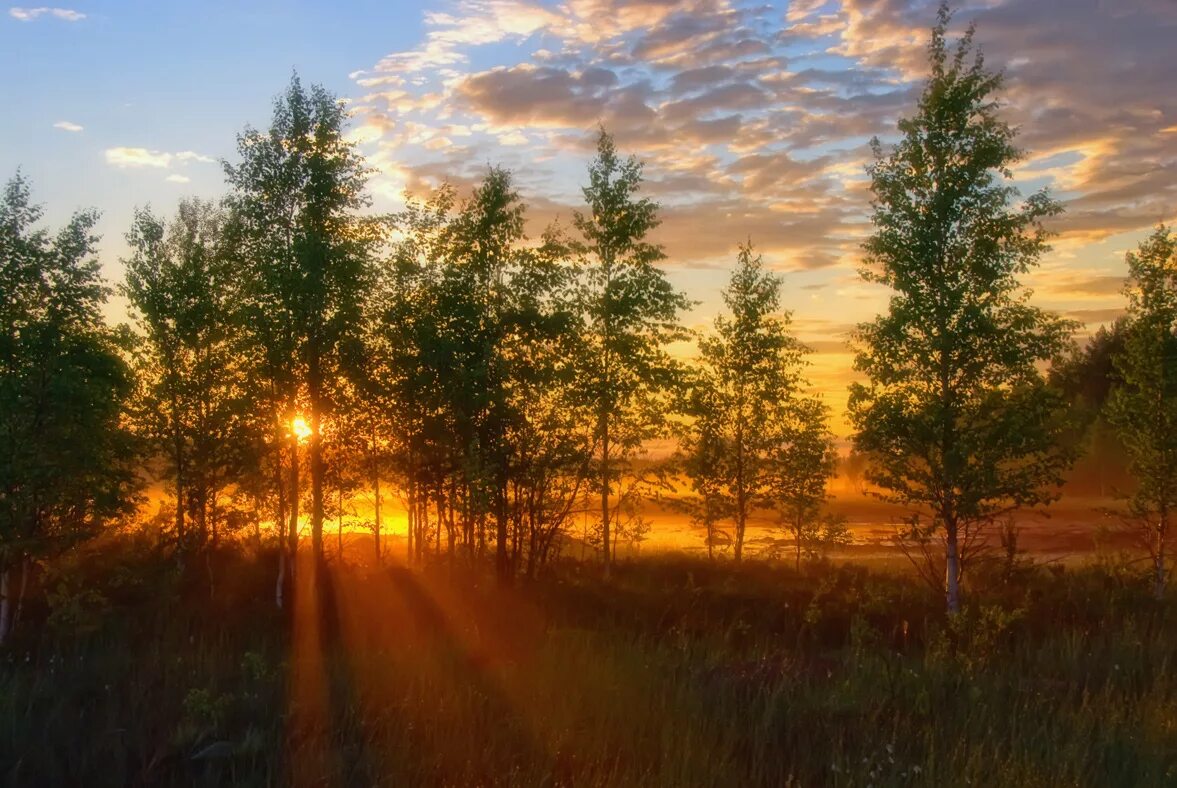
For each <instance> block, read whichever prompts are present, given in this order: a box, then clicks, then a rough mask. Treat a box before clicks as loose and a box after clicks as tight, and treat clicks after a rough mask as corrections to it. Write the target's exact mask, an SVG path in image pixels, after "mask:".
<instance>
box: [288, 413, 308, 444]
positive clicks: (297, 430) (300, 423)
mask: <svg viewBox="0 0 1177 788" xmlns="http://www.w3.org/2000/svg"><path fill="white" fill-rule="evenodd" d="M290 431H291V432H293V433H294V437H296V438H298V440H300V441H305V440H306V439H307V438H309V437H311V432H312V430H311V426H310V425H309V424H307V420H306V419H304V418H303V417H302V416H295V417H294V420H293V421H292V422H290Z"/></svg>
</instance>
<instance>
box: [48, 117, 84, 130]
mask: <svg viewBox="0 0 1177 788" xmlns="http://www.w3.org/2000/svg"><path fill="white" fill-rule="evenodd" d="M53 128H55V129H61V130H62V131H73V132H78V131H82V130H83V128H84V127H83V126H79V125H78V124H77V123H71V122H70V121H68V120H59V121H57V122H56V123H54V124H53Z"/></svg>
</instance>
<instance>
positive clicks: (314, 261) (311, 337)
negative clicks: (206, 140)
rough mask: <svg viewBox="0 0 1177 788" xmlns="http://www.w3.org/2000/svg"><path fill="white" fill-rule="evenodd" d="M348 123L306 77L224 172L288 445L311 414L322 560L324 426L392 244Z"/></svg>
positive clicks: (316, 536) (261, 350) (248, 309)
mask: <svg viewBox="0 0 1177 788" xmlns="http://www.w3.org/2000/svg"><path fill="white" fill-rule="evenodd" d="M346 120H347V111H346V109H345V107H344V104H343V102H342V101H340V100H339V99H337V98H336V97H335V96H333V95H331V94H330V93H329V92H327V91H326V90H324V89H323V88H322V87H320V86H317V85H316V86H312V87H311V89H310V90H309V91H308V90H304V89H303V87H302V84H301V83H300V82H299V80H298V77H297V76H295V77H293V78H292V79H291V82H290V86H289V87H288V88H287V90H286V92H285V94H284V95H283V96H281V97H280V98H279V99H278V100H277V101H276V103H275V106H274V117H273V122H272V124H271V126H270V130H269V132H268V133H263V132H260V131H257V130H255V129H251V128H247V129H246V130H245V132H244V133H242V134H241V135H239V136H238V139H237V149H238V155H239V157H240V159H241V161H240V163H239V164H236V165H233V164H228V163H226V165H225V172H226V175H227V178H228V181H229V185H230V186H231V187H232V190H233V191H232V194H231V197H230V205H231V206H232V208H233V211H234V214H235V220H236V221H237V222H238V223H239V232H238V235H237V237H236V238H235V242H236V244H237V246H238V249H239V254H240V262H241V272H240V275H241V276H242V277H243V283H242V284H243V315H244V319H245V322H246V325H247V326H248V327H249V328H250V331H251V333H252V336H253V339H254V343H253V344H254V346H255V348H256V351H255V362H256V365H257V372H258V374H259V375H260V376H262V377H263V378H264V379H266V380H267V381H268V382H269V392H268V394H267V397H268V399H269V402H268V406H269V407H270V408H271V409H272V412H273V413H274V420H275V435H276V437H275V443H276V444H277V445H280V444H281V440H282V438H283V437H284V438H285V440H286V441H288V442H289V445H290V448H291V450H292V452H297V444H296V443H295V442H294V441H296V438H295V437H294V436H293V435H290V434H289V428H288V425H289V424H290V423H291V422H292V420H293V418H294V416H295V414H296V409H297V408H298V405H299V403H300V402H305V404H306V407H307V408H308V410H309V414H308V426H309V429H310V434H309V440H308V444H309V445H308V458H309V466H310V475H311V534H312V544H313V549H314V555H315V557H316V559H317V560H318V559H321V558H322V555H323V512H324V499H323V495H324V478H325V473H324V470H325V469H324V463H323V433H322V422H323V419H324V418H325V417H326V416H327V415H328V414H329V412H330V408H331V402H332V391H333V387H334V385H335V382H336V380H337V379H338V378H339V377H340V376H341V375H343V374H345V372H346V368H345V365H344V364H343V360H344V359H345V358H346V357H347V349H348V347H349V346H350V345H353V344H355V343H358V341H359V338H358V337H359V332H360V317H361V315H362V302H363V299H364V296H365V293H366V292H367V291H368V285H369V274H370V263H371V257H372V255H373V253H374V251H375V249H376V248H377V246H378V245H379V243H380V242H381V238H382V232H381V229H382V226H381V223H380V222H379V221H378V220H375V219H369V218H365V217H362V216H361V215H360V214H359V211H360V210H361V209H362V208H364V207H365V206H366V205H367V204H368V199H367V196H366V193H365V190H364V187H365V181H366V177H367V170H366V169H365V168H364V166H363V162H362V160H361V159H360V157H359V156H358V155H357V153H356V152H355V148H354V145H353V144H352V143H351V142H349V141H348V140H347V139H346V138H345V137H344V126H345V123H346ZM279 436H281V437H279ZM291 467H292V469H294V468H296V467H297V465H296V463H294V462H292V464H291ZM292 475H293V472H292ZM296 495H297V492H296V490H295V491H292V497H291V501H292V503H293V502H294V501H295V500H296Z"/></svg>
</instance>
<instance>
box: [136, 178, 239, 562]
mask: <svg viewBox="0 0 1177 788" xmlns="http://www.w3.org/2000/svg"><path fill="white" fill-rule="evenodd" d="M223 225H224V216H223V214H222V213H221V211H220V210H219V209H218V208H217V207H216V206H215V205H213V204H211V203H207V202H201V201H199V200H191V201H189V200H185V201H182V202H181V203H180V207H179V210H178V211H177V213H176V217H175V219H174V220H173V221H172V222H171V223H170V225H165V223H164V222H163V220H161V219H159V218H157V217H156V216H154V215H153V214H152V213H151V211H150V210H147V209H144V210H140V211H137V212H136V214H135V219H134V223H133V226H132V229H131V231H130V233H128V234H127V242H128V244H129V245H130V247H131V256H130V257H129V258H128V259H126V260H124V261H123V264H124V266H125V268H126V279H125V282H124V284H123V287H122V292H123V294H124V295H125V296H126V298H127V300H128V303H129V305H130V307H131V310H132V313H133V315H134V318H135V322H136V325H137V328H138V334H139V338H140V340H141V341H140V344H139V351H138V352H137V353H136V360H137V363H136V372H137V375H136V377H137V382H138V396H137V397H136V398H135V406H134V409H133V411H132V415H133V417H134V419H133V420H134V424H135V428H136V430H137V431H138V432H139V433H140V434H141V435H143V437H144V438H146V439H147V441H148V443H149V445H150V446H151V448H152V450H153V451H154V452H155V453H157V454H158V456H160V457H162V458H164V459H165V462H166V467H165V470H164V474H165V475H166V476H167V477H168V478H170V479H171V481H172V486H173V492H174V494H175V498H176V507H175V530H176V540H177V550H178V553H179V554H181V555H182V554H183V552H184V550H185V548H186V547H187V546H188V544H189V541H190V534H189V533H188V532H187V530H186V529H185V516H186V515H189V516H191V517H193V518H194V519H195V521H196V526H197V533H198V536H199V539H200V540H201V541H202V542H203V541H206V540H208V539H209V538H210V529H211V531H212V533H213V534H215V533H216V529H217V528H218V525H219V524H220V523H222V522H224V521H225V519H226V518H225V516H224V515H225V514H226V513H227V512H225V511H223V508H224V507H220V506H219V504H220V502H221V497H222V492H223V491H224V490H225V489H226V488H227V487H229V486H231V485H233V484H235V483H236V482H238V481H240V480H241V479H242V478H243V477H244V475H245V474H246V471H247V468H248V467H249V466H250V465H251V464H253V463H254V461H255V460H254V458H253V457H251V456H250V455H251V452H252V449H253V447H254V446H255V442H254V441H253V440H252V439H251V435H250V434H249V427H250V426H251V421H250V419H249V413H248V410H249V409H248V407H247V403H246V390H245V381H244V380H243V369H242V365H241V361H240V356H239V351H240V349H241V347H240V336H241V331H242V329H241V326H240V323H239V322H238V321H237V320H236V317H237V315H236V311H237V310H236V292H237V289H236V278H235V275H234V270H233V268H232V266H231V265H230V260H229V258H228V257H227V255H226V254H225V250H224V247H223V245H222V228H223ZM219 509H221V510H222V511H220V513H219V514H218V510H219Z"/></svg>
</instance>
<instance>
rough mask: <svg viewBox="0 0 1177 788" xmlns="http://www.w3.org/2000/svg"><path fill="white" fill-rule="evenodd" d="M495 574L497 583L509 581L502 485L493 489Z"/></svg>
mask: <svg viewBox="0 0 1177 788" xmlns="http://www.w3.org/2000/svg"><path fill="white" fill-rule="evenodd" d="M495 540H496V541H497V542H498V544H497V546H496V547H495V574H496V575H498V579H499V584H500V585H506V584H507V583H508V582H510V579H511V577H510V574H511V567H510V562H509V560H508V557H507V493H506V490H504V489H503V487H502V485H501V484H500V485H498V489H496V490H495Z"/></svg>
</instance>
